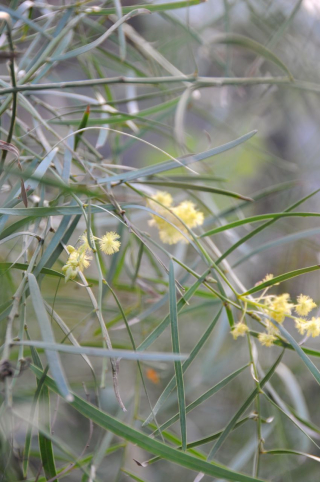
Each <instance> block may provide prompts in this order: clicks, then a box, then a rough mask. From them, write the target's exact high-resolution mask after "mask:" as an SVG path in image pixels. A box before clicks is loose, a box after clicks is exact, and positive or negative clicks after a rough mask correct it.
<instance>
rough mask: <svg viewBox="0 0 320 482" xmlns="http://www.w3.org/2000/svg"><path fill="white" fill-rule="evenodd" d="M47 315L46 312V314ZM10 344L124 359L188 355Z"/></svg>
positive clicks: (41, 343) (168, 358)
mask: <svg viewBox="0 0 320 482" xmlns="http://www.w3.org/2000/svg"><path fill="white" fill-rule="evenodd" d="M46 315H47V314H46ZM12 345H27V346H34V347H36V348H43V349H44V350H45V351H46V353H47V352H57V351H60V352H63V353H71V354H74V355H88V356H101V357H108V358H116V357H119V358H123V359H125V360H149V361H151V360H152V361H176V360H180V361H181V360H185V359H186V358H187V357H188V355H183V354H180V353H155V352H146V353H141V352H135V351H130V350H107V349H104V348H93V347H90V346H71V345H62V344H59V343H53V342H50V341H48V342H46V341H34V340H28V341H13V342H12Z"/></svg>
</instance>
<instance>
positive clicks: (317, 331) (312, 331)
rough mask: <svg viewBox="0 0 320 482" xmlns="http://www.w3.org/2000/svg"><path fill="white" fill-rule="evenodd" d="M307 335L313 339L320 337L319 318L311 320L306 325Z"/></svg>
mask: <svg viewBox="0 0 320 482" xmlns="http://www.w3.org/2000/svg"><path fill="white" fill-rule="evenodd" d="M306 329H307V335H308V336H312V338H315V337H316V336H319V335H320V318H314V317H313V318H312V319H311V321H308V322H307V323H306Z"/></svg>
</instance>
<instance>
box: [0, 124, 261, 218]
mask: <svg viewBox="0 0 320 482" xmlns="http://www.w3.org/2000/svg"><path fill="white" fill-rule="evenodd" d="M256 132H257V131H252V132H249V133H248V134H245V135H244V136H241V137H239V138H238V139H235V140H234V141H231V142H228V143H227V144H223V145H222V146H218V147H214V148H213V149H210V150H209V151H205V152H202V153H201V154H194V155H193V156H190V157H187V158H183V159H178V161H179V163H177V162H176V161H165V162H160V163H159V164H156V165H155V166H150V167H143V168H141V169H137V170H136V171H130V172H126V173H124V174H117V175H116V176H110V177H102V178H99V179H98V182H99V183H105V182H110V183H111V182H129V181H133V180H134V179H139V178H140V177H145V176H152V175H154V174H158V173H160V172H165V171H170V170H171V169H175V168H177V167H180V166H181V165H183V166H188V165H189V164H192V163H193V162H199V161H203V160H205V159H208V158H209V157H212V156H215V155H217V154H221V153H222V152H225V151H228V150H229V149H233V148H234V147H236V146H239V145H240V144H242V143H243V142H246V141H247V140H249V139H251V137H253V136H254V135H255V134H256ZM0 212H1V211H0Z"/></svg>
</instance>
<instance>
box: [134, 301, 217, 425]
mask: <svg viewBox="0 0 320 482" xmlns="http://www.w3.org/2000/svg"><path fill="white" fill-rule="evenodd" d="M221 311H222V308H220V310H219V311H218V313H217V315H216V316H215V317H214V319H213V321H212V322H211V323H210V325H209V326H208V328H207V329H206V331H205V332H204V334H203V335H202V337H201V338H200V340H199V341H198V343H197V344H196V345H195V347H194V348H193V350H192V352H191V353H190V356H189V358H188V359H187V360H186V361H185V362H183V365H182V371H183V373H185V372H186V371H187V369H188V368H189V366H190V365H191V363H192V362H193V360H194V359H195V358H196V356H197V355H198V353H199V352H200V350H201V349H202V347H203V345H204V344H205V342H206V341H207V340H208V338H209V336H210V334H211V332H212V330H213V329H214V327H215V326H216V323H217V321H218V319H219V318H220V315H221ZM175 387H176V379H175V376H174V377H172V378H171V380H170V382H169V383H168V385H167V386H166V388H165V389H164V390H163V392H162V393H161V395H160V397H159V398H158V401H157V403H156V404H155V406H154V408H153V413H150V415H149V416H148V417H147V418H146V420H145V421H144V423H143V426H144V425H147V424H148V423H149V422H150V421H151V420H152V418H153V417H154V416H155V415H157V413H158V412H159V410H160V408H161V406H162V405H163V404H164V402H165V401H166V400H167V398H168V396H169V395H170V393H171V392H172V390H174V388H175Z"/></svg>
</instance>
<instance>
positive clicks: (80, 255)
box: [62, 231, 121, 282]
mask: <svg viewBox="0 0 320 482" xmlns="http://www.w3.org/2000/svg"><path fill="white" fill-rule="evenodd" d="M119 238H120V236H119V234H117V233H114V232H112V231H110V232H107V233H106V234H105V235H104V236H102V238H97V237H96V236H92V237H91V241H92V243H91V244H94V241H95V240H98V241H99V246H100V249H101V251H102V252H103V253H105V254H114V253H117V252H118V251H119V249H120V246H121V243H120V241H119ZM80 240H81V242H82V244H81V245H80V246H79V248H78V249H76V248H75V247H74V246H71V245H69V246H67V251H68V253H69V258H68V261H67V262H66V264H65V265H64V266H63V267H62V271H63V273H64V275H65V281H66V282H67V281H68V280H69V279H75V277H76V276H77V274H78V273H79V271H81V272H83V270H84V269H85V268H88V267H89V266H90V260H91V256H89V255H88V252H90V251H92V249H91V247H90V245H89V242H88V237H87V235H86V234H83V235H82V236H81V237H80Z"/></svg>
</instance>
